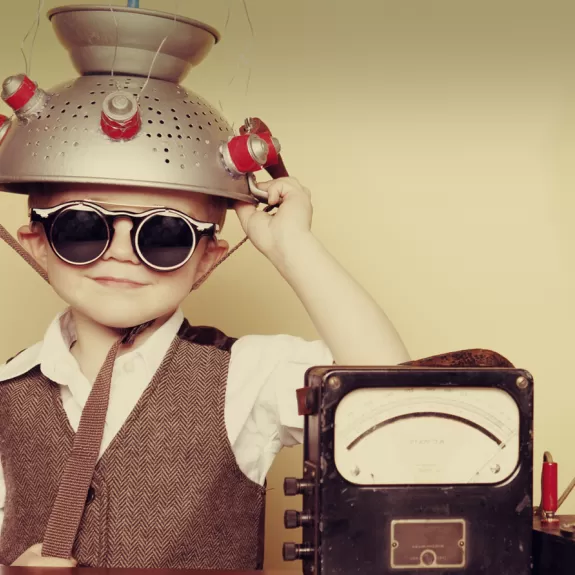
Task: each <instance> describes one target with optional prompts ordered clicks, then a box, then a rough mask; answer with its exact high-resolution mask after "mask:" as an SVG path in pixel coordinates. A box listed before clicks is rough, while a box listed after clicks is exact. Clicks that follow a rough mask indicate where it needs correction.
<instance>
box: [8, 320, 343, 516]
mask: <svg viewBox="0 0 575 575" xmlns="http://www.w3.org/2000/svg"><path fill="white" fill-rule="evenodd" d="M183 320H184V316H183V313H182V311H181V310H178V311H177V312H176V313H175V314H174V315H173V316H172V317H171V318H170V319H169V320H168V321H167V322H166V323H164V325H162V326H161V327H160V328H159V329H158V330H157V331H156V332H154V333H153V334H152V335H151V336H150V337H149V338H148V339H147V340H146V341H145V342H144V343H143V344H142V345H141V346H139V347H137V348H136V349H134V350H132V351H130V352H128V353H126V354H125V355H122V356H120V357H119V358H118V359H117V360H116V363H115V366H114V373H113V376H112V384H111V388H110V402H109V407H108V412H107V415H106V425H105V428H104V436H103V439H102V447H101V450H100V455H102V454H103V453H104V451H105V450H106V448H107V447H108V445H109V444H110V442H111V441H112V439H113V438H114V436H115V435H116V434H117V432H118V431H119V430H120V428H121V427H122V425H123V424H124V422H125V421H126V419H127V418H128V416H129V414H130V413H131V411H132V410H133V408H134V407H135V405H136V403H137V402H138V400H139V399H140V397H141V395H142V393H143V392H144V390H145V389H146V387H147V386H148V385H149V383H150V382H151V380H152V378H153V376H154V374H155V372H156V371H157V369H158V368H159V367H160V364H161V362H162V360H163V359H164V356H165V354H166V352H167V351H168V348H169V347H170V345H171V343H172V341H173V339H174V338H175V337H176V335H177V333H178V330H179V328H180V326H181V324H182V321H183ZM74 341H75V333H74V326H73V322H72V321H71V314H70V313H69V312H68V311H66V312H64V313H62V314H59V315H58V316H57V317H56V318H55V319H54V321H53V322H52V323H51V324H50V326H49V328H48V330H47V331H46V334H45V336H44V339H43V341H41V342H39V343H37V344H36V345H34V346H33V347H31V348H28V349H27V350H26V351H24V352H22V353H21V354H20V355H18V356H17V357H16V358H14V359H13V360H12V361H11V362H9V363H7V364H4V365H3V366H0V382H2V381H6V380H8V379H12V378H14V377H18V376H20V375H23V374H24V373H26V372H28V371H29V370H31V369H32V368H34V367H36V366H40V369H41V371H42V373H43V374H44V375H45V376H46V377H48V378H49V379H51V380H52V381H54V382H55V383H57V384H58V385H60V392H61V396H62V403H63V405H64V409H65V411H66V414H67V416H68V419H69V421H70V424H71V426H72V428H73V429H74V431H77V429H78V424H79V422H80V416H81V415H82V410H83V408H84V405H85V404H86V400H87V399H88V395H89V394H90V390H91V387H92V386H91V384H90V382H89V381H88V380H87V379H86V377H85V376H84V374H83V373H82V372H81V371H80V367H79V365H78V362H77V361H76V359H75V358H74V356H73V355H72V354H71V352H70V348H71V345H72V343H73V342H74ZM332 361H333V359H332V356H331V353H330V351H329V349H328V348H327V346H326V345H325V343H323V342H322V341H311V342H309V341H305V340H303V339H300V338H298V337H293V336H288V335H275V336H265V335H263V336H257V335H255V336H244V337H241V338H239V339H238V340H237V341H236V342H235V343H234V344H233V346H232V349H231V356H230V365H229V371H228V382H227V389H226V400H225V413H224V417H225V424H226V428H227V431H228V438H229V440H230V443H231V446H232V450H233V452H234V455H235V456H236V461H237V463H238V466H239V467H240V469H241V470H242V471H243V472H244V473H245V475H246V476H247V477H249V478H250V479H251V480H252V481H255V482H256V483H258V484H260V485H263V483H264V481H265V478H266V475H267V472H268V470H269V468H270V466H271V464H272V462H273V460H274V457H275V456H276V455H277V453H278V452H279V451H280V449H281V448H282V447H284V446H292V445H295V444H297V443H301V441H302V438H303V417H301V416H299V415H298V411H297V399H296V393H295V390H296V389H297V388H299V387H302V386H303V383H304V374H305V372H306V370H307V369H308V368H309V367H311V366H314V365H331V363H332ZM0 385H1V383H0ZM0 425H1V423H0ZM5 497H6V489H5V484H4V478H3V473H2V469H1V468H0V525H1V524H2V519H3V508H4V501H5Z"/></svg>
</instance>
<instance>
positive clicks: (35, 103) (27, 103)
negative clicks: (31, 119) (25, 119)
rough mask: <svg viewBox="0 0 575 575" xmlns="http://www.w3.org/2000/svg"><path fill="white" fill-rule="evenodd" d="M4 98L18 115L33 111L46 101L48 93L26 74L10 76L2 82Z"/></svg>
mask: <svg viewBox="0 0 575 575" xmlns="http://www.w3.org/2000/svg"><path fill="white" fill-rule="evenodd" d="M2 99H3V100H4V101H5V102H6V104H8V105H9V106H10V107H11V108H12V109H13V110H14V111H15V112H16V113H17V114H18V115H22V114H26V113H28V112H31V111H32V110H33V109H36V108H38V107H39V106H41V105H43V104H45V103H46V101H47V100H48V95H47V94H46V92H44V90H41V89H40V88H38V86H37V85H36V84H35V83H34V82H32V80H30V78H28V76H26V75H25V74H18V75H17V76H10V77H9V78H6V80H4V83H3V84H2Z"/></svg>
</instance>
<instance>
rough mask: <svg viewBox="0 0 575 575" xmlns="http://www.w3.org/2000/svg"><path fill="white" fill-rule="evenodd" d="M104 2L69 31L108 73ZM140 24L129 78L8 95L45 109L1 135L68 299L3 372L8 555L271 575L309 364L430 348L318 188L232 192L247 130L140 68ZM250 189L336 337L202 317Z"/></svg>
mask: <svg viewBox="0 0 575 575" xmlns="http://www.w3.org/2000/svg"><path fill="white" fill-rule="evenodd" d="M99 9H100V8H98V7H90V8H86V10H88V11H89V10H99ZM58 10H61V9H58ZM65 10H69V11H71V12H74V10H76V8H74V7H71V8H66V9H65ZM82 10H84V9H82ZM103 10H108V8H107V7H104V8H103ZM62 14H64V15H63V16H62ZM83 14H84V11H82V12H79V13H77V14H76V19H75V20H74V24H73V25H70V26H63V27H62V28H61V29H60V35H61V36H62V35H65V34H72V33H74V34H75V35H74V42H72V43H71V45H73V46H76V43H77V41H78V39H79V38H82V37H84V36H85V37H86V38H90V50H89V52H87V53H86V52H82V54H81V56H82V60H81V65H82V67H83V69H84V70H86V68H88V67H89V64H90V62H89V60H88V58H89V56H90V54H96V53H97V50H96V48H97V46H94V45H93V43H94V42H95V41H96V39H97V38H99V37H100V36H101V37H115V36H117V34H116V32H117V30H116V31H114V29H111V30H110V31H109V34H108V36H106V35H105V34H100V32H98V34H95V33H94V34H92V33H91V32H90V30H89V27H90V26H95V25H96V23H98V25H101V24H102V22H104V20H103V19H91V18H87V19H86V20H85V22H86V24H85V25H86V27H87V29H86V31H85V32H86V33H85V34H80V32H78V30H77V28H78V26H80V24H79V22H80V23H81V22H82V20H81V19H80V17H81V16H82V15H83ZM126 14H127V15H128V16H126ZM65 16H66V12H65V11H64V12H59V13H58V17H62V18H64V17H65ZM145 17H146V18H150V17H151V16H150V15H149V13H147V14H146V16H145ZM122 18H123V19H122V21H121V26H120V30H124V29H126V27H129V26H132V24H131V22H132V21H131V20H130V19H131V18H134V21H133V22H134V23H135V24H134V25H133V26H132V29H131V34H130V36H129V38H128V44H127V47H125V46H123V44H122V37H121V35H120V36H118V38H119V40H118V46H117V47H116V48H117V49H116V50H115V52H114V53H115V55H114V58H115V59H116V60H115V61H116V66H117V68H118V69H119V68H120V66H123V68H122V71H123V72H124V74H126V77H123V76H121V75H120V74H117V75H116V76H115V77H114V79H113V80H112V79H110V78H109V77H108V76H106V77H100V76H98V75H97V74H92V75H90V74H87V75H86V76H85V77H82V78H79V79H78V80H77V81H75V82H73V83H71V84H70V85H68V86H66V87H61V88H59V89H58V90H57V91H55V93H54V94H53V95H52V97H51V100H50V101H49V102H48V103H44V100H42V98H43V97H44V96H43V95H42V94H41V93H39V92H38V90H36V88H35V86H34V84H33V83H32V82H30V81H27V83H26V84H25V85H24V84H23V83H22V82H21V79H17V78H16V79H14V78H13V79H11V80H10V81H7V82H5V85H4V92H6V94H4V92H3V97H4V99H5V101H6V102H7V103H9V104H10V105H12V106H13V107H14V109H15V110H17V106H20V108H18V110H17V113H19V114H20V115H21V116H23V115H25V114H24V112H23V111H22V110H27V111H26V113H27V114H28V116H27V117H26V118H25V119H26V121H25V122H23V123H21V124H18V125H17V126H16V125H13V126H12V128H10V133H9V134H8V136H7V137H6V139H5V140H4V141H3V142H0V182H2V183H3V184H5V185H8V184H10V185H11V184H14V185H16V184H17V185H24V186H25V187H24V190H22V188H20V189H19V190H18V191H25V192H27V193H28V194H29V204H30V222H29V223H28V224H27V225H24V226H22V227H21V228H20V230H19V232H18V238H19V241H20V243H21V245H22V246H23V247H24V248H25V250H26V251H27V252H28V253H29V254H30V255H31V256H32V258H33V259H34V261H35V262H36V263H37V264H38V265H39V266H40V268H42V270H44V271H45V272H46V274H47V276H48V278H49V282H50V284H51V286H52V288H53V289H54V290H55V292H56V293H57V294H58V295H59V296H60V297H61V298H62V300H64V301H65V302H66V303H67V304H68V308H67V310H66V311H65V312H64V313H62V314H60V315H59V316H58V317H56V318H55V319H54V321H53V322H52V324H51V325H50V326H49V328H48V330H47V331H46V333H45V336H44V339H43V340H42V341H41V342H40V343H37V344H36V345H34V346H33V347H30V348H29V349H27V350H25V351H24V352H22V353H20V354H19V355H18V356H16V357H15V358H13V359H12V360H11V361H9V362H8V363H7V364H5V365H4V366H2V367H1V368H0V457H1V461H2V477H0V520H2V519H3V521H2V523H3V524H2V531H1V533H0V564H4V565H21V566H73V565H76V564H79V565H86V566H93V567H96V566H100V567H142V568H144V567H148V568H156V567H166V568H170V567H171V568H189V569H191V568H195V569H212V568H218V569H253V568H256V567H258V566H261V561H262V555H263V549H262V544H263V537H262V533H263V513H264V499H265V489H264V483H265V478H266V474H267V472H268V470H269V468H270V466H271V464H272V462H273V459H274V457H275V455H276V454H277V453H278V451H279V450H280V448H281V447H282V446H287V445H294V444H296V443H297V442H300V441H301V439H302V427H303V421H302V418H300V417H299V416H298V414H297V402H296V394H295V390H296V389H297V388H298V387H301V386H302V385H303V383H304V380H303V376H304V373H305V371H306V369H307V368H309V367H311V366H314V365H325V364H331V363H332V362H337V363H339V364H356V365H365V364H370V365H391V364H397V363H401V362H404V361H406V360H407V359H408V357H407V353H406V351H405V348H404V346H403V344H402V342H401V341H400V338H399V337H398V335H397V333H396V331H395V330H394V328H393V326H392V325H391V324H390V322H389V321H388V319H387V317H386V316H385V314H384V312H383V311H382V310H381V309H380V308H379V306H378V305H377V304H376V302H375V301H374V300H373V299H372V298H371V297H370V296H369V295H368V294H367V293H366V292H365V291H364V290H363V289H362V288H361V287H360V286H359V285H358V284H357V283H356V282H355V281H354V280H353V279H352V278H351V277H350V276H349V275H348V274H347V273H346V271H345V270H344V269H342V268H341V266H340V265H339V264H338V263H337V262H336V261H335V260H334V259H333V257H332V256H331V255H330V254H329V253H328V251H327V250H326V249H325V248H324V247H323V246H322V245H321V244H320V242H319V241H318V240H317V239H316V238H315V237H314V235H313V234H312V232H311V220H312V204H311V199H310V193H309V191H308V190H307V189H306V188H304V187H303V186H302V185H301V184H300V183H299V182H298V181H297V180H296V179H293V178H289V177H282V178H278V179H275V180H273V181H271V182H267V183H263V184H259V187H260V188H261V189H262V190H263V193H265V194H267V196H268V203H269V204H270V205H272V206H277V207H278V209H277V212H276V213H275V214H273V215H272V214H270V213H266V212H264V211H261V210H258V209H256V207H255V205H254V204H253V203H249V202H248V201H247V199H248V198H247V197H246V201H241V199H240V200H238V195H237V194H236V195H235V196H234V194H233V193H231V192H230V190H232V188H233V189H235V190H236V191H237V190H238V189H239V187H241V186H242V185H245V182H246V180H245V178H244V180H241V178H240V179H238V178H237V174H236V177H235V179H234V178H232V177H230V176H231V175H230V173H229V166H230V164H228V165H227V166H226V167H225V168H224V165H223V164H221V163H220V162H219V160H217V161H216V160H215V159H214V158H216V159H217V157H218V146H219V145H220V141H222V140H223V141H224V142H225V141H226V140H225V138H226V137H227V136H228V135H229V134H230V129H229V127H228V126H226V124H225V123H224V120H223V119H221V118H218V117H217V115H216V113H215V112H214V110H213V109H211V108H210V107H209V106H207V105H206V104H205V103H203V102H202V100H201V99H200V98H199V97H197V96H194V95H193V94H192V95H188V94H187V93H186V92H185V90H184V89H183V88H181V87H179V86H177V85H176V84H175V83H174V84H172V83H171V82H170V81H168V80H166V77H167V74H168V72H167V71H166V70H168V71H171V70H172V69H173V65H174V61H175V60H174V58H172V59H171V60H170V59H168V60H166V61H165V62H166V63H167V64H169V66H167V68H166V69H164V70H162V69H161V66H162V60H161V59H158V62H159V68H158V67H156V68H154V70H153V73H152V71H151V70H150V74H148V76H149V79H148V80H146V81H144V78H146V74H147V73H148V70H149V64H148V63H143V64H142V65H141V66H140V67H139V68H138V69H137V70H129V69H128V68H129V67H130V66H132V67H135V68H137V67H138V66H139V63H138V62H137V59H134V47H135V43H136V40H135V38H136V36H137V35H138V33H140V32H141V36H142V37H141V42H142V45H143V46H146V47H147V46H149V45H150V39H149V38H148V36H147V35H148V34H149V30H150V28H149V27H148V26H142V27H141V30H140V29H139V28H138V26H139V24H138V22H139V20H138V19H137V18H138V14H137V11H130V10H127V11H124V12H123V13H122ZM162 18H164V19H165V17H164V16H158V22H159V21H160V20H162ZM110 22H111V24H110V26H113V23H114V21H113V20H112V19H110ZM102 25H103V24H102ZM178 25H181V26H184V27H185V26H187V25H189V26H196V25H197V23H194V22H192V21H189V22H187V21H186V20H185V19H183V18H180V19H179V20H178ZM169 26H170V28H169V29H168V31H169V32H170V31H171V30H172V27H173V26H174V24H173V22H171V21H169ZM139 30H140V32H138V31H139ZM76 32H78V33H77V34H76ZM184 32H185V30H184ZM170 33H171V32H170ZM162 36H163V32H161V30H160V32H159V39H160V40H161V38H162ZM181 37H183V38H188V37H190V38H192V36H191V35H190V34H189V33H185V34H182V35H181ZM178 46H179V44H178ZM169 47H170V44H169V43H167V44H166V50H168V49H169ZM124 48H126V50H127V52H126V54H127V56H126V59H125V60H123V59H122V58H123V55H124V52H123V50H124ZM178 49H179V48H178ZM116 52H117V54H116ZM143 53H144V55H145V54H146V52H145V51H143ZM178 56H180V54H178ZM98 65H99V62H98ZM97 72H98V73H100V72H101V70H99V69H98V70H97ZM132 72H133V75H134V76H136V77H137V78H136V79H134V78H133V77H132V78H131V77H127V76H128V74H131V73H132ZM161 72H162V73H164V74H163V75H162V74H161ZM160 76H161V78H160ZM11 83H12V84H16V85H17V86H19V87H17V88H15V89H14V90H12V91H11ZM22 86H24V88H25V90H24V91H23V88H22ZM117 90H119V91H120V93H119V95H118V94H117V93H116V91H117ZM134 91H137V92H136V93H137V94H139V96H138V97H141V101H140V103H137V105H136V108H139V109H140V114H141V118H139V117H138V116H132V119H133V118H136V120H137V122H136V123H135V124H133V125H130V130H132V129H134V133H131V134H130V137H127V136H126V137H125V138H124V136H125V135H126V134H125V131H126V130H127V128H126V126H127V124H121V123H119V121H118V118H119V117H124V116H122V114H124V112H125V110H126V109H128V107H129V104H130V98H132V95H131V92H134ZM131 101H132V103H134V100H131ZM109 102H111V104H110V105H108V103H109ZM106 106H108V107H106ZM134 109H135V108H134ZM30 110H31V111H30ZM94 111H97V113H94ZM106 114H107V115H106ZM186 117H187V118H189V119H185V118H186ZM147 126H152V128H147ZM146 129H147V130H149V131H147V132H145V131H144V130H146ZM138 130H139V132H138ZM156 132H157V133H156ZM168 132H169V133H168ZM30 134H31V135H30ZM4 135H5V134H4V132H2V126H0V139H2V138H4ZM122 138H124V141H120V142H118V141H111V140H114V139H116V140H118V139H120V140H122ZM157 142H159V144H158V143H157ZM256 143H257V142H256ZM43 146H44V149H43V148H42V147H43ZM152 146H156V147H154V148H152ZM158 146H160V147H161V148H162V150H160V148H158ZM164 147H165V149H164ZM30 150H32V152H30ZM37 150H42V151H40V152H38V151H37ZM57 150H61V151H60V152H59V153H58V152H57ZM252 151H253V150H252ZM260 151H261V149H260ZM163 152H165V153H166V154H168V153H169V154H171V155H168V156H165V159H164V156H162V155H161V154H162V153H163ZM176 154H178V156H176ZM254 154H256V152H254ZM256 155H257V154H256ZM174 157H179V158H182V159H180V160H177V161H175V162H174V161H173V158H174ZM190 157H191V158H192V160H191V161H190V160H189V158H190ZM170 158H172V161H171V160H170ZM183 158H185V159H183ZM195 158H197V159H198V160H197V161H196V159H195ZM204 160H205V161H204ZM170 161H171V163H170ZM154 162H160V163H154ZM191 162H196V163H195V164H192V163H191ZM180 163H181V166H180ZM159 173H160V174H162V176H161V178H163V179H161V180H159V182H160V183H161V184H162V185H157V184H158V174H159ZM38 174H40V175H41V176H42V177H39V176H38ZM194 178H195V179H194ZM99 179H104V180H106V182H107V183H105V184H103V183H102V182H100V183H97V180H99ZM151 181H152V182H154V185H153V186H150V182H151ZM242 181H243V182H244V183H242ZM31 182H32V183H33V182H41V185H34V186H33V187H31V186H30V183H31ZM64 182H67V183H64ZM134 182H135V183H134ZM202 192H205V193H202ZM230 197H232V198H235V199H236V200H238V201H237V202H236V203H235V204H234V208H235V211H236V213H237V216H238V218H239V220H240V222H241V225H242V227H243V229H244V230H245V232H246V235H247V236H248V238H249V240H250V241H251V242H252V243H253V245H254V246H255V247H256V248H257V249H258V250H259V251H260V252H261V253H262V254H263V255H264V256H265V257H266V258H267V259H268V260H269V261H270V262H271V263H272V264H273V265H274V266H275V267H276V268H277V270H278V271H279V273H280V274H281V275H282V276H283V278H284V279H285V281H287V282H288V283H289V285H290V286H291V287H292V288H293V290H294V291H295V293H296V294H297V296H298V297H299V299H300V300H301V302H302V304H303V305H304V307H305V309H306V310H307V312H308V313H309V315H310V318H311V319H312V321H313V323H314V325H315V327H316V328H317V330H318V332H319V334H320V336H321V341H316V342H305V341H302V340H301V339H299V338H296V337H290V336H286V335H278V336H246V337H241V338H239V339H237V340H236V339H233V338H230V337H228V336H226V335H224V334H223V333H221V332H220V331H218V330H216V329H213V328H206V327H193V326H190V325H189V324H188V323H187V321H186V320H185V319H184V317H183V315H182V312H181V304H182V302H183V301H184V299H185V298H186V297H187V295H188V294H189V293H190V291H191V290H192V288H193V287H194V286H195V285H196V284H197V282H198V281H199V280H200V279H201V278H203V277H204V276H205V274H206V273H208V272H209V270H211V269H213V267H214V266H215V265H216V264H217V263H218V262H220V261H221V260H222V258H224V256H225V255H226V253H227V252H228V245H227V244H226V242H225V241H223V240H222V239H220V238H219V236H218V235H217V232H218V226H220V227H221V224H222V223H223V220H224V216H225V213H226V209H227V206H228V204H227V201H228V200H229V198H230ZM240 197H242V196H241V194H240ZM223 198H227V199H223ZM266 297H267V298H268V299H269V300H270V302H271V304H272V305H271V306H270V308H271V309H273V307H274V306H276V305H277V304H278V302H276V301H275V299H274V296H273V294H266ZM134 326H141V327H138V329H137V330H136V331H134V330H133V329H132V328H134ZM127 330H129V337H126V331H127ZM116 353H117V355H116ZM114 358H116V359H115V363H114ZM102 366H103V367H102ZM103 382H104V383H105V382H108V383H107V384H106V385H108V387H107V386H106V385H104V384H103ZM94 446H95V447H94ZM67 549H69V551H67Z"/></svg>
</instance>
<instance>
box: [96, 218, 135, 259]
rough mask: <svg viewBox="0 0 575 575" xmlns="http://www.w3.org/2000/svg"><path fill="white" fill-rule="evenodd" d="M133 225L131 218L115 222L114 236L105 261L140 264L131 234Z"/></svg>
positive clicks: (117, 219) (103, 257) (104, 256)
mask: <svg viewBox="0 0 575 575" xmlns="http://www.w3.org/2000/svg"><path fill="white" fill-rule="evenodd" d="M132 228H133V224H132V222H131V220H130V219H129V218H116V219H115V220H114V236H113V238H112V242H111V243H110V245H109V247H108V249H107V250H106V253H105V254H104V255H103V256H102V259H104V260H112V259H113V260H117V261H119V262H129V263H132V264H139V263H140V260H139V259H138V256H137V255H136V254H135V253H134V248H133V247H132V238H131V234H130V232H131V231H132Z"/></svg>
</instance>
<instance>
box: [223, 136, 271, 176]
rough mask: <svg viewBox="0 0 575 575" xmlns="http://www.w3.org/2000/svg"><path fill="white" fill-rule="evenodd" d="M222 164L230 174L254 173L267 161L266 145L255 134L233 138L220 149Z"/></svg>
mask: <svg viewBox="0 0 575 575" xmlns="http://www.w3.org/2000/svg"><path fill="white" fill-rule="evenodd" d="M220 151H221V153H222V158H223V160H224V164H225V166H226V168H228V170H230V172H232V173H234V174H237V175H242V174H247V173H249V172H256V171H258V170H260V169H261V168H262V166H264V165H265V163H266V162H267V159H268V154H269V146H268V143H267V142H266V141H265V140H264V139H263V138H260V136H258V135H256V134H244V135H241V136H235V137H233V138H232V139H231V140H230V141H229V142H227V143H225V144H222V147H221V149H220Z"/></svg>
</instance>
